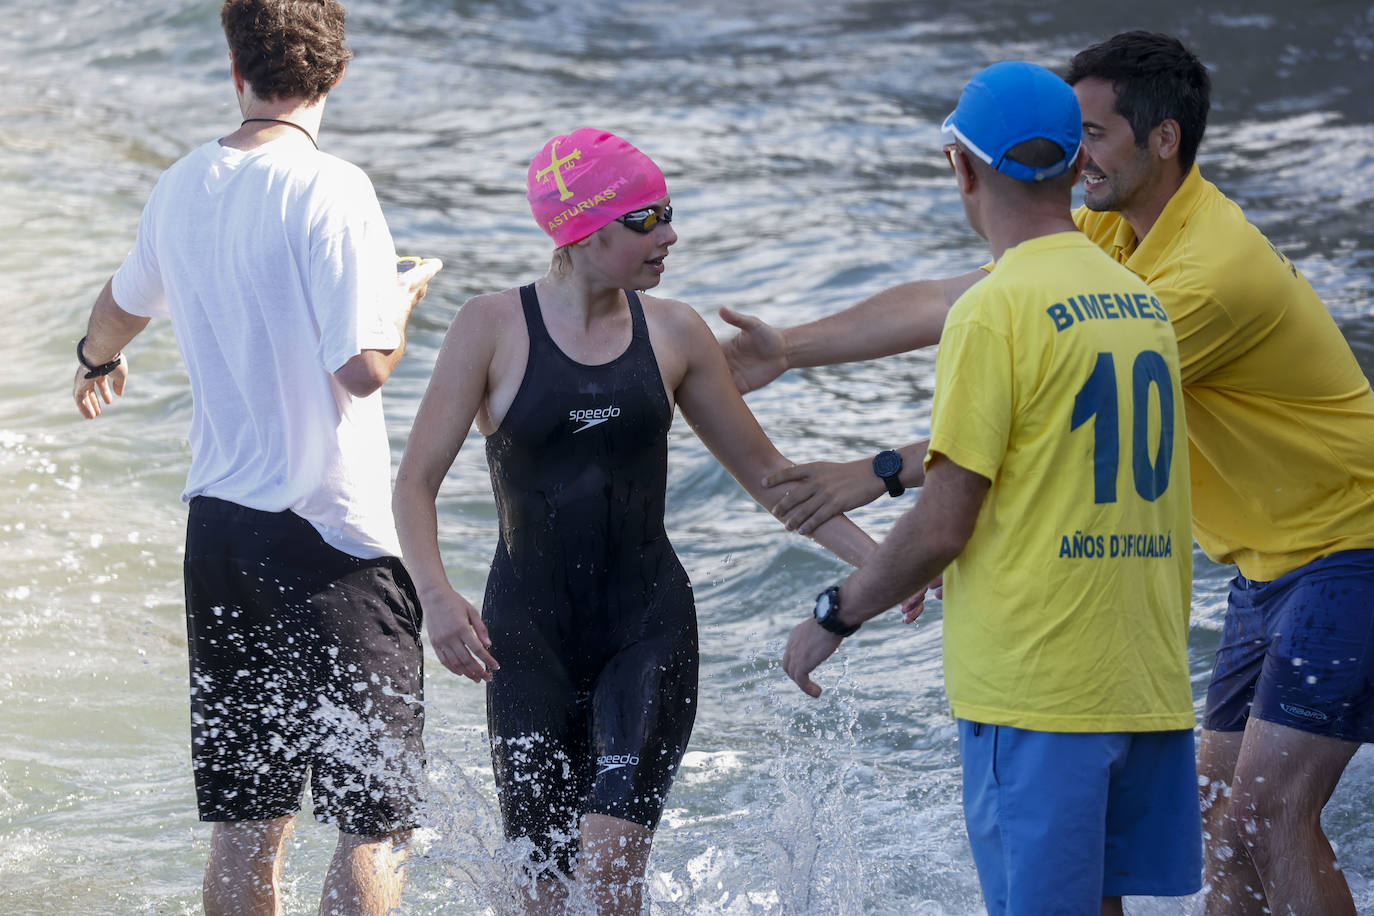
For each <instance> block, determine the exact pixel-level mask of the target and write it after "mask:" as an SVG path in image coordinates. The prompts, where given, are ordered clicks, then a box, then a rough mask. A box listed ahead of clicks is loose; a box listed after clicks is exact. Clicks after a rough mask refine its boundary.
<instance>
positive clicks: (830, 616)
mask: <svg viewBox="0 0 1374 916" xmlns="http://www.w3.org/2000/svg"><path fill="white" fill-rule="evenodd" d="M822 601H827V602H828V609H827V611H826V613H824V614H820V613H817V614H816V615H815V616H816V623H819V624H820V625H821V629H822V630H825V631H826V632H827V633H834V634H835V635H836V636H852V635H853V634H854V633H856V632H858V629H859V627H861V626H863V624H860V623H856V624H854V625H853V626H850V627H847V626H845V625H844V624H843V623H841V622H840V587H839V586H838V585H832V586H830V587H829V588H827V589H826V590H825V591H823V592H821V593H820V594H819V595H817V596H816V606H817V608H818V609H819V607H820V603H821V602H822Z"/></svg>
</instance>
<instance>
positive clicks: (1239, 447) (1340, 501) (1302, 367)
mask: <svg viewBox="0 0 1374 916" xmlns="http://www.w3.org/2000/svg"><path fill="white" fill-rule="evenodd" d="M1074 220H1075V222H1077V223H1078V225H1079V227H1080V228H1081V229H1082V230H1083V232H1084V233H1086V234H1087V236H1088V238H1090V239H1091V240H1092V241H1093V242H1095V243H1096V244H1097V245H1098V246H1099V247H1101V248H1102V249H1103V250H1105V251H1106V252H1107V253H1108V254H1109V255H1111V256H1112V257H1113V258H1115V259H1116V260H1117V261H1119V262H1120V263H1122V264H1124V265H1125V266H1126V268H1127V269H1129V270H1130V271H1131V272H1132V273H1134V274H1135V275H1136V276H1138V277H1140V278H1141V279H1142V280H1144V281H1145V282H1146V283H1148V284H1149V286H1150V289H1151V290H1153V291H1154V294H1155V295H1156V296H1158V297H1159V299H1160V301H1161V302H1163V303H1164V309H1165V311H1167V312H1168V313H1169V318H1170V320H1171V321H1172V322H1173V326H1174V331H1175V333H1176V334H1177V336H1178V351H1179V360H1180V364H1181V367H1182V371H1183V397H1184V404H1185V405H1186V410H1185V412H1186V414H1187V417H1188V440H1189V446H1190V450H1191V465H1192V480H1193V536H1194V537H1196V538H1197V542H1198V544H1199V545H1200V546H1201V547H1202V549H1203V550H1204V551H1206V553H1207V555H1208V556H1209V557H1211V558H1212V559H1214V560H1216V561H1217V562H1218V563H1235V564H1236V565H1237V566H1238V567H1240V571H1241V574H1242V575H1244V576H1245V577H1247V578H1250V579H1257V580H1262V581H1268V580H1271V579H1277V578H1278V577H1279V576H1281V575H1283V574H1284V573H1287V572H1290V571H1292V570H1294V569H1296V568H1298V567H1299V566H1302V565H1303V564H1305V563H1308V562H1310V561H1312V560H1315V559H1317V558H1318V557H1322V556H1325V555H1327V554H1330V553H1333V552H1335V551H1338V550H1354V549H1360V548H1370V547H1374V392H1372V391H1371V390H1370V387H1369V381H1368V379H1366V378H1365V376H1364V373H1363V372H1362V371H1361V370H1360V366H1359V364H1358V363H1357V362H1356V361H1355V356H1354V354H1353V353H1351V351H1350V346H1349V345H1348V344H1347V343H1346V342H1345V338H1344V337H1342V336H1341V332H1340V329H1339V328H1337V327H1336V323H1335V322H1334V321H1333V320H1332V318H1331V315H1330V313H1329V312H1327V310H1326V307H1325V306H1324V305H1323V304H1322V301H1321V299H1320V298H1319V297H1318V296H1317V294H1316V292H1314V291H1313V289H1312V287H1311V285H1310V284H1308V282H1307V280H1306V278H1304V277H1303V275H1302V274H1301V273H1300V272H1299V271H1298V269H1297V268H1296V267H1294V266H1293V264H1292V263H1291V262H1290V261H1289V260H1288V259H1287V258H1285V257H1284V256H1283V255H1282V254H1280V253H1279V251H1278V250H1277V249H1276V248H1274V246H1273V245H1272V244H1271V243H1270V242H1269V240H1268V239H1266V238H1265V237H1264V236H1263V235H1262V234H1261V233H1260V231H1259V230H1258V229H1256V228H1255V227H1254V226H1252V225H1250V223H1248V222H1246V220H1245V214H1244V213H1242V212H1241V209H1240V208H1239V207H1237V206H1236V205H1235V204H1234V203H1232V202H1231V201H1230V200H1228V199H1227V198H1226V196H1225V195H1223V194H1222V193H1221V192H1220V191H1218V190H1217V188H1216V186H1215V185H1213V184H1212V183H1211V182H1209V181H1206V180H1204V179H1203V177H1202V175H1201V174H1200V173H1199V172H1198V170H1197V167H1196V166H1194V167H1193V168H1192V170H1191V171H1189V173H1188V175H1187V177H1186V178H1185V179H1184V181H1183V184H1182V186H1181V187H1180V188H1179V189H1178V191H1177V192H1176V193H1175V194H1174V196H1173V197H1172V198H1171V199H1170V200H1169V203H1168V204H1167V205H1166V206H1165V208H1164V212H1163V213H1161V214H1160V217H1159V220H1158V221H1157V222H1156V223H1155V224H1154V226H1153V228H1151V229H1150V231H1149V233H1148V234H1147V235H1146V236H1145V238H1144V240H1143V241H1140V242H1139V243H1137V240H1136V237H1135V232H1134V231H1133V230H1132V229H1131V226H1130V224H1129V223H1127V222H1126V220H1125V219H1123V218H1122V216H1121V214H1119V213H1094V212H1092V211H1090V210H1087V209H1086V208H1081V209H1079V210H1078V211H1076V212H1075V213H1074Z"/></svg>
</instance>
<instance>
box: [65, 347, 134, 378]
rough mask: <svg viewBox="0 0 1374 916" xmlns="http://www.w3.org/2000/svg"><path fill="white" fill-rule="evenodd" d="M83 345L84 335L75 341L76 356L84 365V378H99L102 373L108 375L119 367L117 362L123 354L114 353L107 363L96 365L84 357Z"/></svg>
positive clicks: (121, 358)
mask: <svg viewBox="0 0 1374 916" xmlns="http://www.w3.org/2000/svg"><path fill="white" fill-rule="evenodd" d="M85 346H86V338H84V337H83V338H81V339H80V340H78V341H77V342H76V358H77V361H78V362H80V363H81V365H83V366H85V367H86V369H87V372H86V378H100V377H101V376H102V375H109V374H110V373H111V372H113V371H115V370H116V369H118V368H119V364H120V362H121V361H122V360H123V358H124V354H122V353H116V354H115V357H114V359H112V360H110V361H109V362H108V363H100V364H99V365H96V364H95V363H93V362H90V361H89V360H87V359H86V353H85V351H84V348H85Z"/></svg>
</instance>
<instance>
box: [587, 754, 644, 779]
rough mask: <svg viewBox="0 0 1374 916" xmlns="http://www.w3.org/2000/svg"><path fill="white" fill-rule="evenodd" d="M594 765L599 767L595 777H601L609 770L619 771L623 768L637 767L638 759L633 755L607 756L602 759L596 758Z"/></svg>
mask: <svg viewBox="0 0 1374 916" xmlns="http://www.w3.org/2000/svg"><path fill="white" fill-rule="evenodd" d="M596 765H597V766H599V767H601V769H600V770H598V771H597V773H596V775H598V776H601V775H603V774H605V773H609V772H610V771H611V770H619V769H622V768H624V767H633V766H638V765H639V757H638V756H636V755H634V754H607V755H606V756H604V757H598V758H596Z"/></svg>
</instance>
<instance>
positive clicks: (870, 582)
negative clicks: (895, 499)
mask: <svg viewBox="0 0 1374 916" xmlns="http://www.w3.org/2000/svg"><path fill="white" fill-rule="evenodd" d="M991 485H992V484H991V481H989V480H988V479H987V478H986V477H984V476H982V475H981V474H975V473H974V472H973V471H970V470H968V469H967V468H963V467H960V466H959V465H957V464H955V463H954V462H953V461H950V460H949V459H948V458H945V457H944V456H943V455H940V454H936V456H935V458H934V460H933V461H932V462H931V465H930V469H929V470H928V471H927V472H926V482H925V486H924V487H922V489H921V498H920V499H919V500H917V502H916V505H915V506H913V507H912V509H911V510H910V511H909V512H907V513H906V514H905V515H903V516H902V517H901V518H900V519H898V521H897V524H896V525H894V526H893V527H892V531H890V532H889V533H888V535H887V537H886V538H884V539H883V542H882V543H881V544H879V545H878V547H877V549H875V550H874V551H873V553H871V554H870V555H869V557H868V559H867V560H865V561H864V564H863V566H861V567H860V568H859V569H858V570H856V571H855V572H854V574H853V575H852V576H850V577H849V578H848V579H847V580H846V581H845V582H844V584H842V585H841V586H840V622H841V623H843V624H846V625H852V624H856V623H863V622H864V621H865V620H868V619H870V618H872V617H876V616H877V615H878V614H880V613H882V612H883V611H884V610H886V609H887V608H889V607H891V606H893V605H894V604H896V603H897V602H899V601H901V600H902V599H903V598H906V597H907V596H909V595H911V594H912V593H913V592H915V591H916V590H917V589H922V588H924V587H925V586H926V585H927V584H928V583H929V582H931V581H932V580H934V579H935V577H936V576H938V575H940V573H941V571H943V570H944V568H945V567H946V566H947V565H949V563H950V561H951V560H953V559H954V558H955V557H957V556H958V555H959V554H960V553H962V552H963V550H964V545H966V544H967V543H968V540H969V538H970V537H972V536H973V526H974V524H975V523H976V522H977V520H978V512H979V510H980V509H981V508H982V506H983V499H984V498H985V497H986V496H987V492H988V488H989V487H990V486H991ZM840 639H841V637H839V636H836V635H835V634H833V633H830V632H828V631H826V630H823V629H821V626H820V624H818V623H816V621H815V619H814V618H808V619H806V620H804V621H802V622H801V623H799V624H797V626H795V627H794V628H793V629H792V633H791V635H790V636H789V637H788V639H787V650H786V651H785V652H784V654H783V657H782V667H783V670H784V671H786V672H787V676H788V677H790V678H792V680H793V681H795V682H796V683H797V686H798V687H800V688H801V689H802V690H803V691H804V692H805V693H807V694H808V695H809V696H813V697H816V696H820V694H821V688H820V685H818V684H817V683H816V682H815V681H813V680H811V672H812V671H814V670H815V669H816V666H817V665H819V664H820V663H821V662H823V661H825V660H826V659H827V658H829V657H830V655H831V654H832V653H833V652H834V651H835V650H836V649H837V648H839V645H840Z"/></svg>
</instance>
